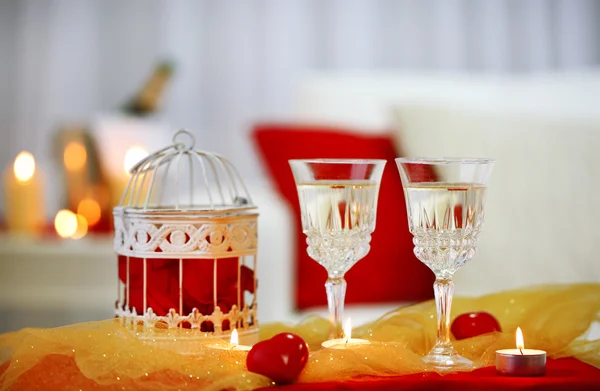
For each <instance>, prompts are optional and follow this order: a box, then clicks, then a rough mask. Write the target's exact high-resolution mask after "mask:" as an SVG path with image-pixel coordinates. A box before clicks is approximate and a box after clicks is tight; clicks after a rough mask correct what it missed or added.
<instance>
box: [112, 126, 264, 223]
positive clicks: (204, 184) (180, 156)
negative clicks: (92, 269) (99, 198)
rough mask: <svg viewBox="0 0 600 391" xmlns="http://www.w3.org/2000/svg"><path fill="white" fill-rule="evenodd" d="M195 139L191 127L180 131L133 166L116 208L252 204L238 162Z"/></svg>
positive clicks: (227, 208)
mask: <svg viewBox="0 0 600 391" xmlns="http://www.w3.org/2000/svg"><path fill="white" fill-rule="evenodd" d="M195 142H196V141H195V138H194V136H193V135H192V134H191V133H190V132H188V131H187V130H179V131H177V132H176V133H175V134H174V135H173V144H171V145H169V146H167V147H165V148H162V149H160V150H158V151H156V152H154V153H153V154H151V155H149V156H147V157H146V158H144V159H142V160H141V161H139V162H138V163H137V164H136V165H134V166H133V167H132V168H131V170H130V177H129V182H128V184H127V188H126V190H125V192H124V193H123V196H122V197H121V201H120V203H119V206H118V207H117V209H120V210H121V211H126V212H127V213H128V214H137V213H149V212H153V213H160V214H161V215H162V214H164V215H167V216H168V215H178V214H180V213H182V212H183V213H186V212H194V213H209V214H210V213H228V212H244V211H247V210H250V209H254V208H255V205H254V204H253V203H252V199H251V197H250V194H249V193H248V190H247V188H246V185H245V184H244V182H243V180H242V178H241V176H240V174H239V172H238V170H237V169H236V168H235V166H234V165H233V164H232V163H231V162H230V161H229V160H228V159H226V158H225V157H223V156H222V155H220V154H217V153H213V152H206V151H201V150H197V149H194V147H195Z"/></svg>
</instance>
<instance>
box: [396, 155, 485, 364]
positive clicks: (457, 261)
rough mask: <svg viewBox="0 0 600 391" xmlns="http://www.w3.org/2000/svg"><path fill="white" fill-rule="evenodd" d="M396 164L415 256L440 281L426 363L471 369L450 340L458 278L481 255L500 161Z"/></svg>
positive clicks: (436, 285)
mask: <svg viewBox="0 0 600 391" xmlns="http://www.w3.org/2000/svg"><path fill="white" fill-rule="evenodd" d="M396 164H397V165H398V170H399V171H400V177H401V179H402V186H403V187H404V197H405V200H406V208H407V211H408V227H409V229H410V232H411V233H412V234H413V236H414V239H413V243H414V245H415V248H414V253H415V255H416V256H417V258H418V259H419V260H420V261H421V262H423V263H424V264H425V265H427V266H428V267H429V268H430V269H431V270H432V271H433V273H435V278H436V279H435V283H434V284H433V289H434V292H435V302H436V309H437V341H436V344H435V346H434V347H433V349H431V351H430V352H429V354H427V355H426V356H425V357H424V358H423V360H424V361H425V362H428V363H431V364H433V365H434V366H435V367H436V368H438V369H441V370H445V369H460V368H461V367H469V366H470V365H471V364H472V363H471V361H469V360H468V359H466V358H464V357H461V356H460V355H459V354H458V353H457V352H456V351H455V350H454V348H453V347H452V343H451V342H450V309H451V306H452V296H453V293H454V283H453V282H452V276H453V275H454V272H456V271H457V270H458V269H459V268H461V267H462V266H463V265H464V264H465V263H466V262H468V261H469V260H470V259H471V258H473V256H474V255H475V245H476V243H477V237H478V236H479V233H480V232H481V228H482V225H483V215H484V209H485V195H486V190H487V184H488V182H489V179H490V175H491V173H492V168H493V166H494V160H491V159H465V158H449V159H446V158H441V159H425V158H416V159H412V158H398V159H396Z"/></svg>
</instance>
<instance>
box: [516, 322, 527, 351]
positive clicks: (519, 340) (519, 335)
mask: <svg viewBox="0 0 600 391" xmlns="http://www.w3.org/2000/svg"><path fill="white" fill-rule="evenodd" d="M517 349H519V350H522V349H525V341H524V340H523V332H522V331H521V328H520V327H517Z"/></svg>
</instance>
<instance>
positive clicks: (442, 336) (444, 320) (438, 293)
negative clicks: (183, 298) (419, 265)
mask: <svg viewBox="0 0 600 391" xmlns="http://www.w3.org/2000/svg"><path fill="white" fill-rule="evenodd" d="M433 291H434V292H435V307H436V309H437V341H436V344H435V346H436V347H444V348H445V347H450V346H451V345H450V310H451V309H452V297H453V295H454V283H453V282H452V280H451V279H443V278H437V279H436V280H435V283H434V284H433Z"/></svg>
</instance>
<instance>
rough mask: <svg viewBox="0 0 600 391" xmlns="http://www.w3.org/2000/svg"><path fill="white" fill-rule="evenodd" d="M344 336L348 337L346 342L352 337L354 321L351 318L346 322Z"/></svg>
mask: <svg viewBox="0 0 600 391" xmlns="http://www.w3.org/2000/svg"><path fill="white" fill-rule="evenodd" d="M344 338H345V339H346V343H347V342H348V341H349V340H350V339H351V338H352V322H351V321H350V318H348V320H346V323H345V324H344Z"/></svg>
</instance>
